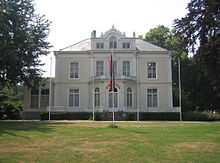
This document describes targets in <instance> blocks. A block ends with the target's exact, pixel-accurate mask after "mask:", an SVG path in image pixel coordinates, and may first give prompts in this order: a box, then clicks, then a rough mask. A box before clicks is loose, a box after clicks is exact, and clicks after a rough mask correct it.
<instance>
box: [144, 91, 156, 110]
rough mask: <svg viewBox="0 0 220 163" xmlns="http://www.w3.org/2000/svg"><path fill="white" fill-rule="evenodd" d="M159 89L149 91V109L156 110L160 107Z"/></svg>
mask: <svg viewBox="0 0 220 163" xmlns="http://www.w3.org/2000/svg"><path fill="white" fill-rule="evenodd" d="M157 96H158V95H157V89H156V88H150V89H147V107H152V108H156V107H158V97H157Z"/></svg>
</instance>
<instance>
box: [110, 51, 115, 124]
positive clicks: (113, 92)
mask: <svg viewBox="0 0 220 163" xmlns="http://www.w3.org/2000/svg"><path fill="white" fill-rule="evenodd" d="M113 52H114V51H113V49H112V59H111V67H112V70H111V71H112V79H113V81H112V85H113V87H112V95H113V98H112V103H113V104H112V125H113V126H114V124H115V105H114V103H115V90H114V89H115V85H114V67H113Z"/></svg>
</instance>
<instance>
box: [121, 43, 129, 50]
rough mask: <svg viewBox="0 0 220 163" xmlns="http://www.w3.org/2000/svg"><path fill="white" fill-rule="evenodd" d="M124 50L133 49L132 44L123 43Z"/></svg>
mask: <svg viewBox="0 0 220 163" xmlns="http://www.w3.org/2000/svg"><path fill="white" fill-rule="evenodd" d="M122 48H123V49H130V48H131V43H130V42H123V43H122Z"/></svg>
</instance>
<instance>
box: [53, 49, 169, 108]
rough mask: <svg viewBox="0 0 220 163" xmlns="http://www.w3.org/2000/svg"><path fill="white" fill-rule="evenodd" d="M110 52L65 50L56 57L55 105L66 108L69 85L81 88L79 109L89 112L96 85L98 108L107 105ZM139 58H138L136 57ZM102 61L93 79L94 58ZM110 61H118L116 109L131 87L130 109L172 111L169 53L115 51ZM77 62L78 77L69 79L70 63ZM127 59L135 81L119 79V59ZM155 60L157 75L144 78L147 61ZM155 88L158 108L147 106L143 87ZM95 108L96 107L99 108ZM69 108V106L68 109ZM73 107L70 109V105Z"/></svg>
mask: <svg viewBox="0 0 220 163" xmlns="http://www.w3.org/2000/svg"><path fill="white" fill-rule="evenodd" d="M109 56H110V52H107V53H106V52H103V53H101V52H100V51H99V52H95V51H94V52H88V53H83V54H76V53H65V52H63V54H60V55H57V56H56V77H55V103H54V106H55V107H66V108H68V97H69V94H68V93H69V89H70V88H79V89H80V108H75V109H80V110H81V111H83V110H84V111H85V110H88V111H92V107H93V96H92V90H93V91H94V88H96V87H99V88H100V89H101V92H102V95H101V107H100V108H106V107H108V92H107V89H106V86H107V82H108V80H109V67H108V58H109ZM136 59H138V60H136ZM98 60H103V61H104V76H103V78H99V80H95V81H94V82H93V80H92V79H93V77H94V76H95V70H96V67H95V66H96V64H95V63H96V61H98ZM113 60H116V61H117V70H118V71H117V73H118V80H116V82H117V83H118V85H119V86H120V90H119V94H120V104H119V108H124V107H125V98H126V91H125V90H126V88H127V87H131V88H132V93H133V102H132V103H133V110H136V109H137V107H139V108H140V111H160V112H166V111H172V80H171V58H170V56H169V54H168V53H167V54H151V53H141V54H137V52H136V51H135V52H134V51H131V52H128V53H122V52H117V51H115V52H114V54H113ZM74 61H76V62H79V67H80V79H69V65H70V63H71V62H74ZM123 61H130V63H131V76H134V77H135V78H134V79H135V80H131V82H130V80H126V79H123V78H122V62H123ZM152 61H153V62H156V65H157V78H156V79H153V80H152V79H148V78H147V63H148V62H152ZM147 88H157V89H158V99H159V102H158V103H159V105H158V108H147V104H146V89H147ZM100 108H96V109H100ZM69 109H71V108H69ZM72 109H73V108H72Z"/></svg>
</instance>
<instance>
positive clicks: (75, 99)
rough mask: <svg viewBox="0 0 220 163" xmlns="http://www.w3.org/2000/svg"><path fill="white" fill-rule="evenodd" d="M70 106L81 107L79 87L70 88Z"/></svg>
mask: <svg viewBox="0 0 220 163" xmlns="http://www.w3.org/2000/svg"><path fill="white" fill-rule="evenodd" d="M69 106H70V107H79V89H78V88H74V89H70V90H69Z"/></svg>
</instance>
